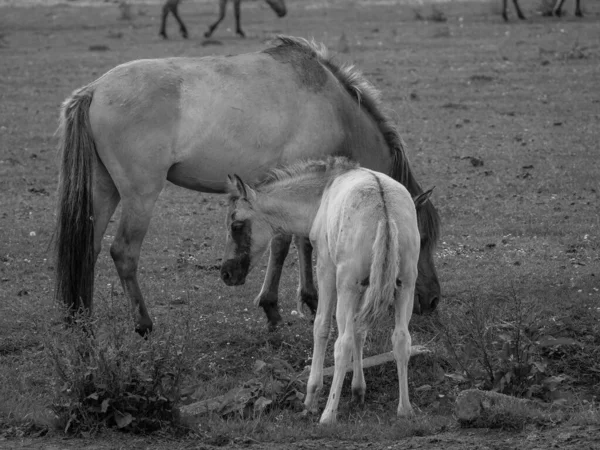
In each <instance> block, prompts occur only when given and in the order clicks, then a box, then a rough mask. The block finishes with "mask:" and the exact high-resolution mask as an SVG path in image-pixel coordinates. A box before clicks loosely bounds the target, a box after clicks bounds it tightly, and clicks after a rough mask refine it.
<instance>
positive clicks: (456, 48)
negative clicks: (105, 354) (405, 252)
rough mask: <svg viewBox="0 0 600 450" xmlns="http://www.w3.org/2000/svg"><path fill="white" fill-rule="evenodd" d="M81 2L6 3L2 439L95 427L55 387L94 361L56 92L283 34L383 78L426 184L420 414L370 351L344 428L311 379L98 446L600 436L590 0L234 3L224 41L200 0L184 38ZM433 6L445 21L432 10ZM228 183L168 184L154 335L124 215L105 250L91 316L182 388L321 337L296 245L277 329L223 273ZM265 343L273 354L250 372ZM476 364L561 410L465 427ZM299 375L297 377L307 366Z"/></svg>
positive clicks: (256, 285) (493, 442) (554, 440)
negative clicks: (63, 250)
mask: <svg viewBox="0 0 600 450" xmlns="http://www.w3.org/2000/svg"><path fill="white" fill-rule="evenodd" d="M75 3H76V2H73V3H69V4H68V5H57V6H52V7H43V6H39V7H34V8H14V7H4V8H0V192H1V195H0V448H3V447H6V448H13V447H19V446H23V447H27V448H44V446H49V445H55V446H57V447H56V448H64V447H70V448H82V447H85V446H92V441H88V440H85V439H84V440H81V439H72V440H68V441H65V440H61V432H60V431H59V430H57V429H56V427H55V424H56V423H57V421H56V419H55V418H54V413H53V412H52V411H51V409H50V408H49V407H50V405H52V404H55V405H56V404H57V403H60V402H61V401H63V402H65V401H67V400H65V398H66V397H65V396H64V395H62V394H61V392H63V394H64V392H65V389H67V388H68V387H65V382H64V380H61V379H60V377H58V375H57V370H56V367H55V362H56V361H62V362H63V363H65V364H67V363H69V364H73V365H72V366H69V367H70V369H69V370H73V372H72V373H76V370H75V369H77V370H79V369H81V367H78V366H77V365H76V364H75V362H74V361H75V359H76V357H74V356H73V354H75V353H76V351H75V350H76V343H74V342H73V337H68V336H66V332H64V331H63V330H62V326H61V323H60V320H59V313H60V311H59V309H58V308H57V307H56V305H55V304H53V295H52V292H53V270H54V268H53V259H52V258H53V257H52V252H51V247H49V245H50V239H51V235H52V230H53V224H54V205H55V199H56V195H55V190H56V183H57V160H56V151H55V148H56V144H57V138H56V136H55V135H54V133H55V131H56V127H57V117H58V108H59V105H60V103H61V102H62V101H63V100H64V99H65V98H66V97H67V96H68V95H69V94H70V93H71V92H72V91H73V90H74V89H76V88H77V87H79V86H81V85H84V84H86V83H88V82H90V81H92V80H94V79H95V78H97V77H99V76H100V75H102V74H103V73H104V72H106V71H107V70H109V69H110V68H112V67H114V66H115V65H117V64H120V63H122V62H126V61H129V60H132V59H138V58H150V57H166V56H184V55H185V56H204V55H212V54H223V55H224V54H235V53H243V52H250V51H255V50H259V49H262V48H264V47H265V46H266V40H267V39H269V38H271V37H273V36H274V35H275V34H278V33H283V34H291V35H297V36H303V37H307V38H312V37H314V38H315V39H316V40H317V41H322V42H323V43H325V44H326V45H327V46H328V47H329V48H330V49H332V50H334V51H337V50H342V51H343V53H340V55H339V60H340V61H351V62H353V63H355V64H356V65H357V67H358V68H360V69H361V70H362V71H363V72H364V73H365V74H366V75H367V76H368V78H369V79H370V80H371V81H372V82H373V84H375V86H377V87H378V88H379V89H380V90H381V91H382V92H383V97H384V99H385V104H386V106H387V107H389V109H390V110H391V111H393V116H394V117H395V118H396V122H397V125H398V129H399V130H400V133H401V135H402V136H403V138H404V139H405V142H406V144H407V149H408V152H409V155H410V159H411V164H412V166H413V169H414V170H415V172H416V173H417V175H418V179H419V181H420V182H421V184H422V185H423V186H424V187H430V186H434V185H435V186H436V189H435V193H434V197H433V201H434V203H435V205H436V206H437V208H438V210H439V212H440V215H441V217H442V220H443V233H442V239H441V242H440V245H439V248H438V251H437V254H436V258H437V259H436V261H437V266H438V270H439V276H440V281H441V283H442V289H443V300H442V302H441V304H440V307H439V314H437V315H436V316H435V317H414V318H413V320H412V322H411V333H412V336H413V343H416V344H424V345H428V346H429V347H430V348H432V349H433V350H434V353H433V355H430V356H426V357H418V358H415V359H414V360H413V361H412V362H411V365H410V372H409V384H410V388H411V393H410V394H411V401H412V402H413V404H414V405H415V406H416V407H418V408H419V409H420V413H419V415H418V416H417V418H415V419H412V420H409V421H398V420H397V419H396V418H395V417H394V412H395V408H396V403H397V396H398V393H397V379H396V375H395V367H394V365H393V364H386V365H384V366H380V367H376V368H373V369H368V370H367V371H366V372H365V374H366V381H367V402H366V405H365V406H364V407H362V408H357V407H354V406H352V405H350V402H349V400H350V397H349V387H346V388H345V391H344V398H343V399H342V401H341V404H340V408H341V410H340V424H339V425H337V426H335V427H325V428H322V427H321V428H320V427H318V426H317V425H316V422H317V419H318V418H313V417H308V418H304V417H299V416H298V411H297V410H296V409H294V408H297V406H298V405H297V403H298V402H295V403H294V402H288V403H285V404H284V403H282V404H281V405H279V406H278V407H277V408H275V407H272V408H271V409H266V410H265V411H264V412H259V413H254V414H252V415H251V417H246V418H241V417H238V416H234V417H230V418H228V419H222V418H220V417H216V416H213V417H210V418H205V419H201V420H200V421H199V422H198V423H196V424H194V425H193V432H192V434H188V435H186V436H185V437H180V438H177V437H176V436H175V435H174V434H172V433H171V432H170V431H169V432H166V431H162V432H160V433H159V434H158V435H157V434H155V435H152V436H153V437H152V436H151V437H141V438H140V437H133V436H132V435H123V434H111V433H108V432H104V433H102V434H101V435H100V436H101V437H100V438H97V439H96V440H94V441H93V442H94V444H93V445H94V446H95V447H93V448H121V447H129V448H146V447H149V446H160V447H161V448H175V447H180V448H188V446H190V447H193V446H194V445H206V446H208V445H219V446H224V445H231V446H247V445H254V447H255V448H259V447H260V448H280V447H281V448H282V447H283V446H285V447H286V448H291V444H290V443H291V442H301V443H302V445H300V444H297V445H298V447H297V448H319V447H323V446H326V445H329V446H330V448H364V447H366V446H367V445H372V446H371V447H370V448H380V447H381V448H386V447H388V448H396V447H394V446H396V445H406V446H409V445H415V446H419V447H420V448H426V449H433V448H438V446H441V447H444V448H446V449H466V448H483V446H488V447H489V448H505V447H502V446H501V445H505V444H506V445H510V442H518V443H519V446H520V447H519V448H532V449H533V448H536V446H537V448H548V447H549V446H550V445H554V444H557V445H560V446H561V448H573V449H576V448H584V447H583V445H584V444H585V445H588V446H590V447H589V448H594V447H593V446H592V445H596V444H597V443H598V442H597V441H594V439H597V438H596V437H595V436H596V435H595V434H594V432H592V431H590V430H596V431H595V432H597V430H598V427H599V426H600V421H599V420H598V417H599V416H598V409H597V407H598V398H599V397H598V396H599V395H600V291H599V290H600V199H599V197H600V193H599V191H600V184H599V182H598V180H599V174H600V167H599V164H598V154H599V151H600V148H599V147H600V145H599V142H600V41H598V36H600V21H599V20H598V19H599V17H600V16H599V14H600V5H597V4H595V3H593V2H591V1H589V2H584V3H585V4H584V7H585V8H586V9H585V10H584V12H585V14H586V16H585V17H584V18H583V19H575V18H574V17H572V5H571V4H567V5H566V9H567V11H568V13H569V15H568V16H567V17H566V18H562V19H560V20H558V19H551V18H542V17H539V16H537V15H536V14H535V6H536V4H537V1H535V2H534V1H530V2H522V3H523V6H524V7H525V8H528V9H527V10H526V13H528V16H529V17H530V19H529V20H528V21H526V22H517V21H516V20H513V21H512V22H511V23H508V24H505V23H503V22H502V19H501V17H500V15H499V3H500V2H499V1H498V2H493V3H489V2H474V3H468V2H457V3H451V4H448V3H442V4H439V5H437V6H436V7H435V8H432V7H430V6H420V7H417V6H414V5H412V6H411V5H404V4H399V3H402V2H399V3H395V2H373V3H372V4H370V3H369V2H366V1H346V2H341V1H332V2H318V1H311V2H292V1H291V0H290V2H288V3H289V5H288V7H289V14H288V16H287V17H286V18H285V19H276V18H275V16H274V15H273V14H272V13H271V11H270V10H268V9H267V6H266V5H264V4H262V3H251V4H248V5H246V7H245V9H244V11H243V25H244V30H245V31H246V33H247V35H248V37H247V39H245V40H241V39H238V38H236V37H234V33H233V31H232V29H233V18H232V17H231V16H228V17H227V19H226V20H225V22H224V23H223V24H222V27H221V28H219V29H218V30H217V32H216V33H215V34H214V36H213V39H215V40H217V41H218V42H213V44H212V45H204V42H203V39H202V37H201V36H202V33H203V32H204V31H205V28H206V26H207V24H209V23H210V22H211V21H212V20H213V19H214V14H215V9H216V6H215V5H212V4H210V3H206V2H200V3H199V2H192V1H189V2H184V3H182V5H181V12H182V15H183V16H184V20H185V21H186V24H187V25H188V29H189V31H190V34H191V38H190V39H189V40H187V41H184V40H182V39H181V38H180V37H179V36H178V33H177V28H176V25H175V23H174V22H173V21H172V19H171V20H170V22H169V24H170V28H169V32H170V37H171V40H169V41H162V40H160V39H159V38H158V26H159V23H158V19H159V7H158V6H157V5H142V4H135V5H134V6H133V7H132V20H129V21H126V20H120V16H121V10H119V8H118V7H117V5H113V4H105V5H101V6H96V7H76V6H73V4H75ZM513 16H514V14H513ZM428 18H429V19H436V20H422V19H428ZM442 19H447V20H446V21H442ZM91 48H96V49H101V51H98V50H96V51H94V50H90V49H91ZM224 205H225V198H224V197H221V196H218V195H206V194H198V193H195V192H191V191H186V190H183V189H181V188H177V187H175V186H173V185H168V186H167V188H166V190H165V191H164V192H163V195H162V196H161V198H160V200H159V202H158V204H157V207H156V210H155V214H154V218H153V222H152V224H151V227H150V231H149V233H148V236H147V237H146V240H145V243H144V247H143V251H142V259H141V263H140V264H141V268H140V278H141V284H142V289H143V291H144V293H145V296H146V300H147V304H148V306H149V308H150V310H151V314H152V317H153V319H154V321H155V328H156V333H154V334H153V336H152V338H151V339H150V340H148V341H143V340H141V339H140V338H139V337H138V336H137V335H135V334H134V333H133V326H132V322H131V319H130V318H129V317H128V313H127V311H128V308H127V305H125V299H124V297H123V295H122V292H121V289H120V284H119V281H118V278H117V275H116V271H115V269H114V266H113V264H112V261H111V260H110V256H109V255H108V251H107V249H108V246H109V245H110V240H111V236H113V235H114V226H115V223H116V221H115V222H114V223H112V224H111V226H110V227H109V230H108V231H107V235H106V238H105V246H104V250H105V251H104V252H103V253H102V255H101V257H100V260H99V263H98V267H97V277H96V297H95V305H96V317H97V318H98V320H97V327H98V329H99V335H100V336H105V342H108V344H106V345H107V348H110V349H113V350H115V349H116V350H118V351H119V352H120V353H118V356H117V357H116V358H117V359H118V358H121V360H122V361H124V362H123V365H122V366H119V364H116V366H119V367H120V369H119V370H124V369H122V368H123V367H125V366H126V363H127V364H130V366H131V370H133V371H135V370H138V369H139V370H140V371H143V370H142V369H144V370H146V369H147V370H162V371H163V372H164V373H167V372H169V373H173V374H175V375H172V378H170V383H171V384H172V385H174V384H176V385H177V387H178V388H181V390H178V392H180V394H181V395H180V396H179V397H180V398H179V401H180V402H183V403H185V402H190V401H193V400H202V399H206V398H210V397H213V396H215V395H220V394H224V393H225V392H227V391H228V390H229V389H231V388H234V387H236V386H240V385H241V384H243V383H244V382H247V381H248V380H256V379H257V378H260V380H261V381H262V382H263V383H266V381H265V379H270V380H271V381H273V380H275V381H277V380H279V381H281V379H280V378H281V375H277V373H279V372H277V370H275V369H276V367H277V365H278V364H281V365H283V367H284V369H282V370H283V371H284V372H286V374H287V375H289V374H291V373H299V372H301V371H302V369H303V368H304V367H305V366H306V365H307V364H308V363H309V358H310V355H311V353H312V331H311V327H310V324H309V323H308V321H306V320H304V319H300V318H299V316H298V315H295V314H293V313H292V310H293V309H294V308H295V290H296V269H297V263H296V256H295V253H294V252H292V254H291V255H290V258H289V259H288V262H287V264H286V268H285V272H284V276H283V278H282V286H281V294H280V295H281V301H280V303H281V307H282V315H283V317H284V321H285V326H284V327H283V328H282V329H281V330H279V331H278V332H276V333H268V332H267V330H266V323H265V319H264V317H263V314H262V311H260V310H258V309H256V308H254V307H253V305H252V299H253V298H254V296H255V295H256V293H257V292H258V291H259V289H260V285H261V283H262V275H263V273H264V272H263V270H264V267H259V268H258V269H256V271H255V272H254V273H252V274H251V275H250V277H249V279H248V282H247V284H246V285H244V286H242V287H238V288H228V287H226V286H224V285H223V284H222V282H221V281H220V278H219V272H218V267H219V263H220V256H221V252H222V250H223V243H224V228H223V223H224V220H223V219H224V210H223V206H224ZM118 214H119V213H118V212H117V215H116V216H115V217H118ZM391 329H392V327H391V323H384V324H382V326H381V327H379V328H378V330H377V331H376V332H374V333H373V334H372V336H371V337H370V338H369V340H368V342H367V348H366V352H365V356H369V355H372V354H377V353H381V352H384V351H387V350H390V342H389V336H390V333H391ZM552 338H557V339H559V340H558V341H553V340H552ZM69 339H71V341H69ZM74 349H75V350H74ZM113 356H114V355H113ZM257 360H258V361H265V362H267V363H268V368H269V370H271V372H268V373H267V374H266V375H265V373H262V374H257V373H255V372H254V371H253V368H254V367H255V364H256V361H257ZM282 361H284V362H285V363H283V362H282ZM113 362H114V361H113ZM327 363H328V364H331V363H332V354H331V351H330V352H329V354H328V357H327ZM128 367H129V366H128ZM90 370H92V369H90ZM84 372H85V370H84ZM163 372H161V373H163ZM287 375H286V376H287ZM170 376H171V375H170ZM261 377H262V378H261ZM265 377H266V378H265ZM269 377H270V378H269ZM278 377H280V378H278ZM175 378H176V380H175ZM473 386H477V387H481V388H485V389H490V388H495V389H496V390H499V391H501V392H505V393H509V394H513V395H518V396H525V397H532V398H537V399H540V400H544V401H546V402H555V403H556V404H559V405H560V406H561V408H562V409H561V410H560V413H559V415H558V416H552V417H551V418H546V419H547V420H546V421H545V422H544V423H534V424H525V423H523V424H522V425H523V427H517V428H518V430H517V431H510V432H508V431H498V432H494V433H492V434H483V433H481V432H478V431H472V432H469V433H466V432H465V431H464V430H462V429H460V428H458V427H457V425H455V421H454V419H453V417H452V404H453V400H454V398H455V396H456V394H457V393H458V392H459V391H460V390H461V389H463V388H467V387H473ZM294 387H295V388H298V391H301V389H302V384H301V383H300V382H298V384H295V385H294ZM181 392H183V393H181ZM557 417H558V418H557ZM509 422H510V421H507V422H505V423H506V424H510V423H509ZM61 423H62V426H63V427H64V425H65V423H64V422H61ZM500 427H502V421H500ZM507 427H508V428H510V427H509V426H507ZM505 428H506V427H505ZM513 428H514V427H513ZM94 431H95V430H89V431H88V432H86V433H87V434H85V433H84V436H92V435H94ZM561 433H562V434H561ZM565 433H567V434H568V433H571V434H570V436H572V438H564V436H565ZM561 436H562V437H561ZM525 438H527V439H525ZM340 442H342V443H340ZM594 442H595V443H594ZM373 446H375V447H373ZM90 448H91V447H90ZM398 448H399V447H398ZM406 448H409V447H406Z"/></svg>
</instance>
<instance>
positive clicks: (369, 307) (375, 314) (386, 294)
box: [356, 219, 399, 330]
mask: <svg viewBox="0 0 600 450" xmlns="http://www.w3.org/2000/svg"><path fill="white" fill-rule="evenodd" d="M398 257H399V255H398V229H397V227H396V224H395V223H394V222H392V221H390V220H386V219H383V220H380V221H379V224H378V225H377V233H376V235H375V242H374V243H373V256H372V258H371V272H370V274H369V286H368V287H367V290H366V291H365V294H364V296H363V301H362V306H361V307H360V310H359V311H358V314H357V316H356V323H357V326H358V328H359V329H363V330H364V329H367V328H369V329H370V328H372V327H373V325H374V323H375V322H376V321H377V319H379V318H380V317H381V316H383V315H384V314H385V313H386V312H387V310H388V308H389V307H390V306H391V305H392V304H393V302H394V291H395V289H396V275H397V271H398Z"/></svg>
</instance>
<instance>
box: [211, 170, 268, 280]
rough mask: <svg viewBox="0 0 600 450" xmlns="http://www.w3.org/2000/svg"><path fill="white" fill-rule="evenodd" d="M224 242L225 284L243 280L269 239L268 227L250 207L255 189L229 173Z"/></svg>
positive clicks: (223, 277)
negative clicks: (225, 237)
mask: <svg viewBox="0 0 600 450" xmlns="http://www.w3.org/2000/svg"><path fill="white" fill-rule="evenodd" d="M227 192H228V193H229V208H228V211H227V223H226V225H227V242H226V243H225V254H224V255H223V263H222V265H221V279H222V280H223V281H224V282H225V284H227V285H228V286H237V285H240V284H244V283H245V281H246V276H247V275H248V272H250V270H251V269H252V267H253V265H254V263H255V262H256V260H257V259H258V258H260V256H261V255H262V254H263V253H264V251H265V250H266V248H267V245H268V244H269V241H270V240H271V232H270V228H269V226H268V225H267V223H266V222H264V221H263V220H261V217H260V215H259V214H257V213H256V211H255V209H254V208H253V204H254V202H255V201H256V192H255V191H254V190H253V189H252V188H250V187H249V186H248V185H246V184H244V182H243V181H242V179H241V178H240V177H238V176H237V175H234V177H233V178H232V177H229V176H228V181H227Z"/></svg>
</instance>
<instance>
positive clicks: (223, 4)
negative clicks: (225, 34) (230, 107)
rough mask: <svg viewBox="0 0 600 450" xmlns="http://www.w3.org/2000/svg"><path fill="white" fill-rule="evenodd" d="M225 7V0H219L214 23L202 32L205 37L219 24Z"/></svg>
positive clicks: (223, 15)
mask: <svg viewBox="0 0 600 450" xmlns="http://www.w3.org/2000/svg"><path fill="white" fill-rule="evenodd" d="M226 7H227V0H219V18H218V19H217V21H216V22H215V23H213V24H212V25H211V26H209V27H208V31H207V32H206V33H204V37H205V38H209V37H210V36H211V35H212V34H213V32H214V31H215V29H216V28H217V27H218V26H219V24H220V23H221V21H222V20H223V19H224V18H225V9H226Z"/></svg>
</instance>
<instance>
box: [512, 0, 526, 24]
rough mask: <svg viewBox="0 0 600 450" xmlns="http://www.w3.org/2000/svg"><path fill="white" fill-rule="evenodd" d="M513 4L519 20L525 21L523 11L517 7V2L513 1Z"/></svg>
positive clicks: (516, 0) (517, 0)
mask: <svg viewBox="0 0 600 450" xmlns="http://www.w3.org/2000/svg"><path fill="white" fill-rule="evenodd" d="M513 4H514V5H515V9H516V10H517V16H518V17H519V19H521V20H525V15H524V14H523V11H521V8H520V7H519V0H513Z"/></svg>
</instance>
